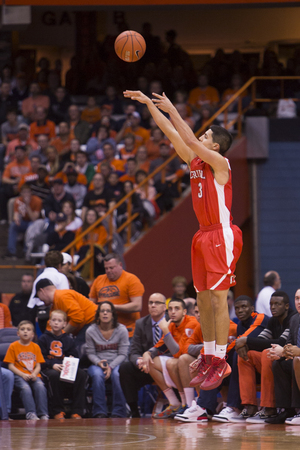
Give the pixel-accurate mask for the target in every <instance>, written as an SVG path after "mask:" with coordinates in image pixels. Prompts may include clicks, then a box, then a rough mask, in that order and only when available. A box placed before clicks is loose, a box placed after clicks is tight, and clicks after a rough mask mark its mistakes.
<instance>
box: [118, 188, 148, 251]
mask: <svg viewBox="0 0 300 450" xmlns="http://www.w3.org/2000/svg"><path fill="white" fill-rule="evenodd" d="M132 190H133V183H132V182H131V181H125V183H124V185H123V192H122V193H121V196H120V198H119V199H118V201H119V200H121V199H122V198H123V197H125V196H126V195H127V194H129V192H131V191H132ZM135 213H138V216H137V217H135V218H134V219H133V221H132V222H131V223H130V225H128V226H130V228H131V233H130V235H131V236H132V239H133V240H135V239H137V238H138V236H139V235H140V233H141V230H142V226H143V225H142V223H143V219H144V213H145V212H144V207H143V203H142V200H141V198H140V196H139V194H137V193H135V192H134V193H133V194H132V195H131V197H129V198H128V199H127V200H125V201H124V202H123V203H122V204H121V205H120V206H119V207H118V208H117V218H116V220H117V226H118V228H119V227H120V226H121V225H122V224H123V223H125V222H126V221H127V220H128V219H129V218H130V216H131V215H133V214H135ZM127 232H128V230H127V227H125V228H123V230H122V231H121V232H120V234H121V236H122V238H123V240H124V242H126V241H127Z"/></svg>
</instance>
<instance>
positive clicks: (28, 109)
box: [22, 95, 50, 117]
mask: <svg viewBox="0 0 300 450" xmlns="http://www.w3.org/2000/svg"><path fill="white" fill-rule="evenodd" d="M38 106H42V107H43V108H45V109H49V107H50V98H49V97H48V95H38V96H37V97H36V98H35V99H33V98H32V97H27V98H25V99H24V100H23V101H22V114H23V116H24V117H28V116H32V115H33V114H34V113H35V111H36V108H37V107H38Z"/></svg>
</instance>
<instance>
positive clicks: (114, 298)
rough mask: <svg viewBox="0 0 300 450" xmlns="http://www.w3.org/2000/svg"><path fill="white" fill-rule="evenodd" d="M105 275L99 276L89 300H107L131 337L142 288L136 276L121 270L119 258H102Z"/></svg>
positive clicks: (139, 308) (113, 254)
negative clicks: (112, 305)
mask: <svg viewBox="0 0 300 450" xmlns="http://www.w3.org/2000/svg"><path fill="white" fill-rule="evenodd" d="M104 268H105V275H99V276H98V277H97V278H96V279H95V281H94V283H93V284H92V287H91V290H90V299H91V300H92V301H93V302H95V303H100V302H103V301H104V300H109V301H110V302H112V303H113V304H114V306H115V308H116V310H117V313H118V320H119V322H120V323H122V324H123V325H125V326H126V327H127V330H128V333H129V337H130V338H131V337H132V336H133V332H134V329H135V322H136V320H137V319H139V318H140V311H141V309H142V299H143V294H144V292H145V289H144V286H143V284H142V283H141V281H140V280H139V278H138V277H137V276H136V275H133V274H132V273H129V272H126V271H125V270H123V265H122V261H121V258H120V256H119V255H118V254H117V253H109V254H108V255H106V256H105V258H104Z"/></svg>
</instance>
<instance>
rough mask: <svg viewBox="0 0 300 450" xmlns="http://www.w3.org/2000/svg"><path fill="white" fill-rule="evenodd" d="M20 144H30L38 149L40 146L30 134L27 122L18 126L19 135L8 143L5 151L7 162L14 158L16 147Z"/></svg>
mask: <svg viewBox="0 0 300 450" xmlns="http://www.w3.org/2000/svg"><path fill="white" fill-rule="evenodd" d="M19 146H22V147H26V146H28V148H31V150H37V148H38V145H37V143H36V142H35V141H34V140H33V139H31V138H30V136H29V127H28V125H27V124H26V123H20V125H19V126H18V136H17V137H16V138H15V139H13V140H11V141H10V142H9V143H8V145H7V148H6V153H5V162H6V163H8V162H10V161H12V160H13V159H14V157H15V150H16V147H19Z"/></svg>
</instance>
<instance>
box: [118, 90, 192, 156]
mask: <svg viewBox="0 0 300 450" xmlns="http://www.w3.org/2000/svg"><path fill="white" fill-rule="evenodd" d="M124 97H127V98H131V99H132V100H137V101H138V102H140V103H144V104H145V105H147V107H148V109H149V112H150V114H151V115H152V117H153V119H154V120H155V123H156V124H157V126H158V127H159V128H160V129H161V130H162V132H163V133H164V134H165V135H166V136H167V138H168V139H169V140H170V141H171V142H172V144H173V146H174V148H175V150H176V152H177V153H178V155H179V156H180V158H182V159H183V160H184V161H185V162H186V163H187V164H188V165H190V162H191V161H192V159H194V158H195V156H196V155H195V153H194V152H193V151H192V150H191V148H190V147H188V146H187V145H186V143H185V142H184V141H183V140H182V138H181V137H180V135H179V133H178V132H177V130H176V129H175V127H174V126H173V124H172V123H171V122H170V120H169V119H167V117H166V116H164V115H163V114H162V113H161V111H160V110H159V109H158V108H157V107H156V106H155V105H154V103H153V102H152V100H151V99H150V98H149V97H147V95H145V94H143V93H142V92H141V91H128V90H127V91H125V92H124Z"/></svg>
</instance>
